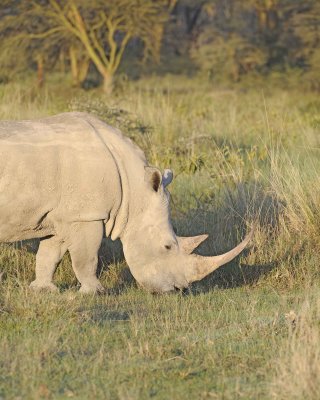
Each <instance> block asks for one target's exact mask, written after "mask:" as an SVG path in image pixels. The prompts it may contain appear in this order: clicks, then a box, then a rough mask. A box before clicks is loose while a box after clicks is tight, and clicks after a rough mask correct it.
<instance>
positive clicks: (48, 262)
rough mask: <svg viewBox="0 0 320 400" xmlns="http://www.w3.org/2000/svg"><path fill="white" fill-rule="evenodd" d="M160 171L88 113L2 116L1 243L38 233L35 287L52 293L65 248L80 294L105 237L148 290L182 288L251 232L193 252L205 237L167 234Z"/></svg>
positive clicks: (94, 282)
mask: <svg viewBox="0 0 320 400" xmlns="http://www.w3.org/2000/svg"><path fill="white" fill-rule="evenodd" d="M171 180H172V172H171V171H170V170H166V171H165V173H164V175H163V176H162V174H161V173H160V171H159V170H158V169H156V168H153V167H150V166H148V164H147V161H146V159H145V156H144V154H143V153H142V151H141V150H140V149H139V148H138V147H137V146H135V145H134V144H133V143H132V142H131V141H130V140H129V139H128V138H126V137H124V136H123V135H122V134H121V132H119V131H118V130H117V129H114V128H112V127H110V126H108V125H106V124H105V123H104V122H102V121H101V120H99V119H98V118H96V117H94V116H92V115H90V114H86V113H64V114H60V115H57V116H54V117H49V118H45V119H42V120H32V121H19V122H17V121H2V122H0V241H2V242H14V241H18V240H24V239H32V238H40V239H41V241H40V247H39V250H38V253H37V256H36V279H35V280H34V281H33V282H32V283H31V287H32V288H35V289H51V290H55V289H56V286H55V285H54V284H53V282H52V278H53V274H54V271H55V269H56V267H57V265H58V263H59V261H60V260H61V258H62V257H63V255H64V253H65V252H66V251H67V250H68V251H69V252H70V255H71V259H72V266H73V270H74V272H75V274H76V276H77V279H78V280H79V282H80V283H81V289H80V291H81V292H85V293H87V292H102V291H103V287H102V285H101V284H100V282H99V281H98V279H97V277H96V269H97V261H98V250H99V247H100V245H101V241H102V238H103V235H104V234H105V235H106V236H111V238H112V239H113V240H115V239H117V238H120V239H121V241H122V244H123V250H124V255H125V258H126V261H127V263H128V265H129V267H130V270H131V272H132V274H133V276H134V277H135V279H136V280H137V281H138V282H139V284H140V285H142V286H143V287H144V288H146V289H148V290H150V291H153V292H168V291H171V290H174V289H175V288H181V289H182V288H185V287H187V286H188V285H189V283H191V282H194V281H196V280H200V279H202V278H203V277H204V276H206V275H207V274H209V273H210V272H212V271H214V270H215V269H216V268H218V267H219V266H220V265H223V264H225V263H226V262H228V261H230V260H232V259H233V258H234V257H235V256H237V255H238V254H239V253H240V252H241V251H242V249H243V248H244V247H245V246H246V245H247V243H248V242H249V240H250V237H249V236H248V237H247V238H246V239H245V240H244V241H243V242H242V243H241V244H240V245H238V246H237V247H236V248H235V249H233V250H231V251H230V252H228V253H226V254H224V255H222V256H216V257H200V256H197V255H193V254H191V253H192V251H193V250H194V248H196V247H197V246H198V245H199V244H200V243H201V242H202V241H203V240H205V239H206V237H207V236H206V235H202V236H196V237H190V238H183V237H177V236H176V235H175V233H174V232H173V229H172V225H171V222H170V212H169V192H168V191H167V189H166V186H167V185H168V184H169V183H170V182H171Z"/></svg>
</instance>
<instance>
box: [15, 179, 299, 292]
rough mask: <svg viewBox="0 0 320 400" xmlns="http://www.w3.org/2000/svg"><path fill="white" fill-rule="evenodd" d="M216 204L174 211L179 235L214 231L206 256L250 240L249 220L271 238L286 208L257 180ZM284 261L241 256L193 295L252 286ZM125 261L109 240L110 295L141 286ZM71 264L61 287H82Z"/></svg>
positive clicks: (103, 259)
mask: <svg viewBox="0 0 320 400" xmlns="http://www.w3.org/2000/svg"><path fill="white" fill-rule="evenodd" d="M212 203H213V204H214V206H211V205H210V206H209V205H208V204H207V205H206V204H203V203H201V202H199V205H198V208H197V209H194V210H191V211H189V212H187V213H179V211H178V210H173V211H174V214H175V219H174V226H175V228H176V230H177V233H178V234H179V235H181V236H194V235H198V234H202V233H207V234H209V238H208V239H207V240H206V241H205V242H204V243H203V244H202V245H201V246H200V247H199V249H197V250H196V253H197V254H200V255H204V256H209V255H216V254H221V253H224V252H226V251H228V250H230V249H231V248H233V247H234V246H235V245H236V244H238V243H239V241H240V240H241V239H243V238H244V236H245V234H246V232H247V231H248V227H247V223H249V224H250V222H252V221H257V222H258V225H259V226H260V228H261V229H262V230H263V232H264V235H267V236H269V238H270V241H271V240H272V239H273V238H274V235H275V232H276V227H277V225H278V222H279V217H280V215H281V213H282V212H283V208H284V207H283V204H282V203H281V202H280V201H279V200H278V199H277V198H275V197H274V196H271V195H269V194H266V193H265V192H264V190H263V189H262V188H259V187H257V185H253V184H252V185H250V184H247V185H246V186H244V185H243V184H239V185H238V186H237V187H236V188H234V187H233V188H232V190H226V191H225V193H224V196H221V193H220V196H219V199H218V200H217V199H212ZM253 242H254V240H253ZM18 246H21V244H20V245H18ZM22 246H25V247H26V248H27V249H28V251H31V252H32V253H34V252H36V250H37V247H38V241H28V242H25V243H23V245H22ZM249 251H250V249H247V250H244V251H243V252H242V256H243V255H244V256H246V254H248V252H249ZM269 251H270V249H269ZM291 256H292V254H291ZM286 257H288V255H286V254H285V255H284V256H283V259H285V258H286ZM283 259H282V260H274V261H272V262H270V263H267V264H256V265H248V264H242V265H240V264H239V258H237V259H235V260H234V261H233V262H231V263H229V264H228V265H226V266H223V267H221V268H219V270H217V271H215V272H214V273H213V274H210V275H209V276H208V277H207V278H205V279H203V280H202V281H201V282H199V283H195V284H193V285H192V286H191V293H198V292H199V293H200V292H202V293H203V292H208V291H210V290H212V289H213V288H214V287H218V288H234V287H239V286H244V285H252V284H254V283H256V282H257V281H258V280H259V279H260V278H262V277H263V276H265V275H268V274H269V273H270V272H271V271H272V270H273V269H275V268H277V267H278V266H279V264H280V263H281V262H282V261H283ZM123 260H124V257H123V252H122V246H121V243H120V242H119V241H116V242H111V240H110V239H104V241H103V243H102V246H101V249H100V252H99V268H98V276H99V277H100V278H101V281H102V282H103V283H106V284H107V285H106V286H107V287H108V288H107V293H108V294H110V295H121V294H122V293H124V292H125V291H127V290H128V289H129V288H132V287H135V286H136V282H135V280H134V278H133V277H132V275H131V273H130V271H129V269H128V267H125V265H124V263H123ZM66 264H68V266H67V268H68V269H69V270H70V271H69V275H70V276H69V278H67V279H66V283H63V284H62V285H61V284H60V285H59V287H60V289H61V291H65V290H69V289H72V288H75V287H76V280H75V278H72V276H73V273H72V271H71V266H70V265H69V264H70V262H68V263H66ZM110 265H111V267H110ZM71 275H72V276H71Z"/></svg>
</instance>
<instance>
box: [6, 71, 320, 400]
mask: <svg viewBox="0 0 320 400" xmlns="http://www.w3.org/2000/svg"><path fill="white" fill-rule="evenodd" d="M50 79H52V81H50V80H49V82H48V84H47V87H45V88H44V89H43V90H42V91H41V92H38V91H37V90H36V89H35V88H34V87H32V86H30V83H21V84H15V85H13V84H9V85H6V86H0V118H1V119H19V118H32V117H40V116H44V115H48V114H54V113H57V112H60V111H67V110H71V109H77V110H86V111H91V112H94V113H96V114H98V115H100V116H101V117H102V118H104V119H105V120H106V121H109V123H110V124H111V125H116V126H118V127H120V128H121V129H122V130H123V131H124V132H125V133H126V134H127V135H129V136H130V137H132V138H133V139H134V140H135V141H136V142H137V143H138V144H139V145H140V146H141V147H142V148H143V149H144V150H145V152H146V153H147V155H148V159H149V160H150V162H151V163H152V164H153V165H157V166H159V167H161V168H167V167H170V166H171V167H172V168H173V169H174V173H175V179H174V182H173V184H172V186H171V192H172V199H173V202H172V215H173V223H174V226H175V228H176V229H177V230H178V233H179V234H181V235H188V234H199V233H204V232H207V233H209V234H210V238H209V239H208V240H207V242H206V243H204V244H203V245H202V246H201V247H200V249H199V252H200V253H201V254H213V253H219V252H223V251H225V250H227V249H229V248H231V247H232V246H233V245H234V244H235V243H236V242H238V241H239V240H240V238H241V237H243V234H244V231H245V230H246V224H247V223H250V222H251V221H253V220H258V222H259V224H258V228H257V230H256V233H255V237H254V243H253V246H252V247H251V248H250V249H248V250H247V251H245V252H244V253H243V254H242V255H241V257H240V258H238V259H237V260H235V261H234V262H233V263H231V265H228V266H225V267H222V268H221V269H219V270H218V271H217V272H216V273H214V274H213V275H212V276H210V277H208V278H206V279H205V280H204V281H202V282H199V283H196V284H194V285H193V286H192V287H191V288H190V290H189V292H188V293H187V294H186V295H183V294H174V295H166V296H153V295H150V294H148V293H145V292H144V291H142V290H141V289H140V288H138V287H137V285H136V283H135V282H134V280H133V278H132V276H131V275H130V273H129V271H128V268H127V267H126V264H125V262H124V261H123V258H122V255H121V248H120V247H119V245H118V244H116V246H112V245H111V243H110V242H109V241H108V242H106V243H104V244H103V248H102V250H101V256H100V263H101V269H100V278H101V281H102V283H103V284H104V285H105V286H106V287H107V288H108V293H109V294H108V295H106V296H98V297H95V296H92V297H91V296H83V295H80V294H79V293H77V282H76V279H75V277H74V274H73V272H72V269H71V265H70V259H69V257H68V256H65V257H64V259H63V261H62V263H61V265H60V266H59V268H58V270H57V272H56V276H55V281H56V283H57V285H58V287H59V288H60V292H61V293H60V294H46V293H40V294H39V293H38V294H37V293H33V292H31V291H30V290H29V289H28V284H29V283H30V281H31V280H32V279H33V276H34V263H35V255H34V253H35V250H36V246H37V244H36V243H32V242H29V243H18V244H15V245H8V244H3V245H1V246H0V271H3V272H4V274H3V276H2V283H1V286H0V398H4V399H42V398H48V399H59V398H60V399H65V398H69V397H70V398H77V399H88V398H97V399H149V398H155V399H185V398H187V397H188V398H199V399H230V400H231V399H271V398H274V399H288V400H289V399H297V400H298V399H303V398H308V399H317V398H318V397H317V396H318V393H319V389H320V379H319V376H320V371H319V365H320V362H318V361H320V353H319V350H318V348H319V340H320V326H319V309H320V308H319V307H320V306H319V300H318V299H319V297H320V285H319V284H320V268H319V263H320V256H319V247H320V246H319V243H320V234H319V232H320V230H319V228H320V207H319V201H320V173H319V170H320V169H319V163H320V161H319V160H320V158H319V151H320V147H319V141H320V139H319V138H320V135H319V133H320V119H319V118H320V117H319V115H320V102H319V99H318V96H317V95H316V94H312V93H304V94H303V95H302V94H301V92H295V91H291V92H285V91H281V90H276V89H274V90H272V91H271V90H270V91H268V92H262V91H259V90H250V91H244V92H240V91H238V92H236V91H230V90H228V91H221V90H219V91H215V90H213V89H211V88H210V87H208V85H206V84H205V83H203V82H200V81H196V80H187V79H186V78H177V77H174V78H173V77H164V78H162V79H161V80H159V79H158V78H157V79H155V78H149V79H145V80H143V81H138V82H135V83H129V82H128V85H127V87H122V88H121V87H120V88H118V91H117V92H115V94H114V95H113V96H112V97H104V96H103V95H101V94H100V93H99V91H97V90H93V91H90V92H82V91H79V90H76V89H74V90H69V89H66V88H64V86H63V85H64V82H61V83H59V82H57V78H54V77H53V78H50ZM120 110H122V111H120Z"/></svg>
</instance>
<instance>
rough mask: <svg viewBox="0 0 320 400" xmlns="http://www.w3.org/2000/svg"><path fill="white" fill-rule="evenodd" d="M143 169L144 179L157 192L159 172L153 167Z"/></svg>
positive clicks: (159, 182) (159, 184) (160, 177)
mask: <svg viewBox="0 0 320 400" xmlns="http://www.w3.org/2000/svg"><path fill="white" fill-rule="evenodd" d="M144 170H145V173H144V180H145V181H146V182H148V183H149V184H150V186H151V187H152V189H153V190H154V191H155V192H157V191H158V190H159V187H160V186H161V182H162V175H161V172H160V171H159V170H158V168H155V167H144Z"/></svg>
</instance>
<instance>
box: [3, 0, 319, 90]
mask: <svg viewBox="0 0 320 400" xmlns="http://www.w3.org/2000/svg"><path fill="white" fill-rule="evenodd" d="M319 43H320V1H319V0H117V1H114V0H91V1H87V0H28V1H25V0H2V1H1V5H0V52H1V53H0V54H1V57H0V68H1V70H2V71H7V73H8V75H10V73H11V74H16V73H17V72H19V71H24V70H26V69H36V70H37V74H38V83H39V85H41V84H42V83H43V81H44V71H51V70H55V69H60V70H61V71H63V72H64V71H65V72H66V71H67V69H68V70H69V71H70V73H71V76H72V81H73V84H74V85H82V84H83V82H84V81H85V80H86V79H87V76H88V73H89V70H90V69H91V70H92V69H94V70H95V71H96V73H97V74H98V75H99V76H100V79H101V82H102V86H103V88H104V90H105V91H106V92H110V91H111V90H112V87H113V82H114V76H115V75H116V73H117V71H118V70H119V66H120V64H121V61H122V60H123V57H124V55H125V53H126V52H127V51H128V49H130V50H131V54H134V56H135V57H138V58H140V59H142V60H144V61H146V60H148V59H153V60H155V61H158V62H159V61H160V62H161V61H162V62H164V63H165V62H166V59H167V58H168V57H173V58H174V57H184V58H186V59H187V58H188V59H189V60H191V62H192V63H193V64H194V65H195V67H196V68H197V69H198V70H199V71H200V72H201V73H203V74H204V75H206V76H207V77H208V78H209V79H213V80H215V79H216V80H221V79H227V80H232V81H235V82H237V81H239V80H241V79H242V78H243V77H244V76H245V75H248V74H268V73H269V72H270V71H280V72H286V71H288V70H289V69H296V70H298V71H301V72H302V73H303V74H304V75H303V76H304V77H306V79H308V81H309V82H310V85H311V86H312V87H313V88H315V89H318V90H319V89H320V45H319ZM160 56H161V57H160Z"/></svg>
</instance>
